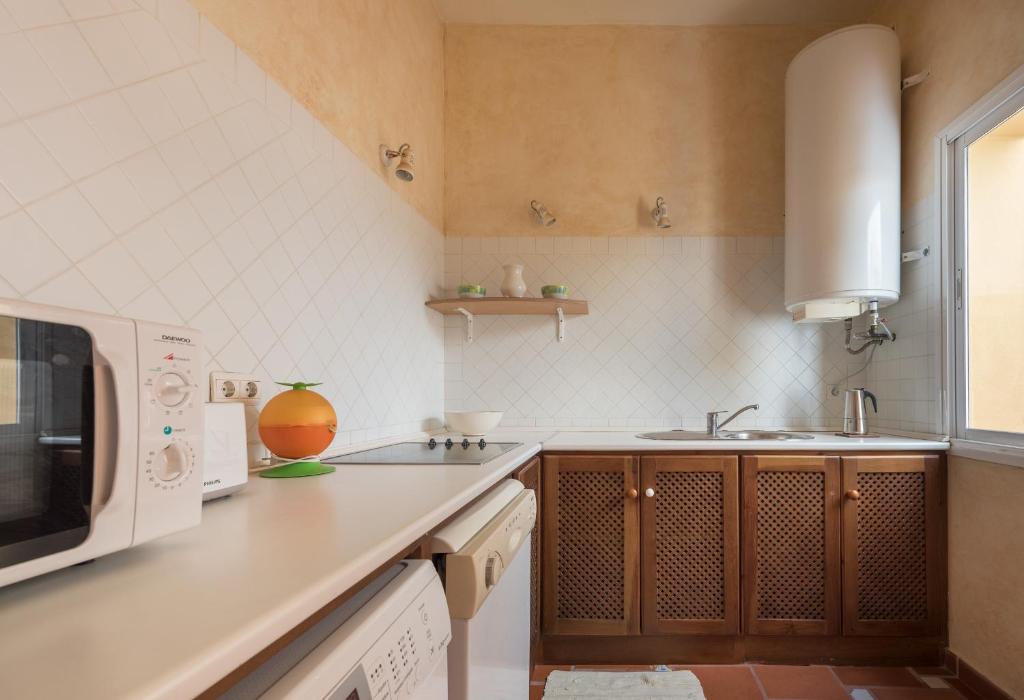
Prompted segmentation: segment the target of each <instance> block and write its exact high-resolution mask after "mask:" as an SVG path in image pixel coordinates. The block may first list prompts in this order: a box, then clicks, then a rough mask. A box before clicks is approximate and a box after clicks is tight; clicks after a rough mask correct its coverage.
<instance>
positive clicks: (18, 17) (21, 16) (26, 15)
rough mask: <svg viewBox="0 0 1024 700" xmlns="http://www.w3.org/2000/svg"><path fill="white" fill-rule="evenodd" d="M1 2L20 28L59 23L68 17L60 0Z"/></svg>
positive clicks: (10, 0) (9, 0)
mask: <svg viewBox="0 0 1024 700" xmlns="http://www.w3.org/2000/svg"><path fill="white" fill-rule="evenodd" d="M3 4H4V5H6V7H7V9H8V11H9V12H10V13H11V16H12V17H14V21H15V22H17V23H18V26H19V27H21V28H22V29H31V28H33V27H41V26H43V25H47V24H59V23H61V22H66V21H68V19H70V18H69V17H68V13H67V12H66V11H65V10H64V6H63V5H61V3H60V0H3Z"/></svg>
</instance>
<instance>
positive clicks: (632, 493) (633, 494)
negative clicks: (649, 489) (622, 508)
mask: <svg viewBox="0 0 1024 700" xmlns="http://www.w3.org/2000/svg"><path fill="white" fill-rule="evenodd" d="M626 495H627V496H629V497H630V498H636V497H637V496H639V495H640V494H639V493H638V492H637V490H636V489H630V490H629V491H626Z"/></svg>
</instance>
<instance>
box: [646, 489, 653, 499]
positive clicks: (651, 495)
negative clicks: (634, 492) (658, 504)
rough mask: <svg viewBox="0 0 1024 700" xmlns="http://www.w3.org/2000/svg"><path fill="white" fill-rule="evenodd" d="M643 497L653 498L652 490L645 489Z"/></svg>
mask: <svg viewBox="0 0 1024 700" xmlns="http://www.w3.org/2000/svg"><path fill="white" fill-rule="evenodd" d="M644 495H645V496H647V497H648V498H654V489H647V490H646V491H644Z"/></svg>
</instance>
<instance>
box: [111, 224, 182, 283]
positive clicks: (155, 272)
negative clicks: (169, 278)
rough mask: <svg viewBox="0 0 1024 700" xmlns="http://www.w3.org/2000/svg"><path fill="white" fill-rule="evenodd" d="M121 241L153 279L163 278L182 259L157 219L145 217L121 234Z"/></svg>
mask: <svg viewBox="0 0 1024 700" xmlns="http://www.w3.org/2000/svg"><path fill="white" fill-rule="evenodd" d="M121 242H122V243H123V244H124V247H125V248H127V249H128V252H129V253H131V255H132V257H133V258H135V260H136V262H138V263H139V265H141V266H142V269H143V270H145V271H146V275H147V276H148V277H150V278H151V279H153V280H161V279H163V278H164V277H165V276H166V275H167V273H169V272H170V271H171V270H173V269H174V268H175V267H176V266H177V265H178V264H179V263H180V262H182V261H183V260H184V257H183V256H182V254H181V252H180V251H179V250H178V247H177V246H176V245H174V242H173V241H172V240H171V237H170V236H168V235H167V230H166V229H165V228H164V227H163V225H162V224H161V223H160V221H159V220H157V219H147V220H146V221H144V222H142V223H141V224H139V225H138V226H136V227H135V228H134V229H132V230H131V231H129V232H128V233H126V234H125V235H123V236H121Z"/></svg>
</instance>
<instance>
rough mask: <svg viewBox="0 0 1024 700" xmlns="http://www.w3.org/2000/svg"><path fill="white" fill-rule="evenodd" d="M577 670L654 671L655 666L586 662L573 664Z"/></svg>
mask: <svg viewBox="0 0 1024 700" xmlns="http://www.w3.org/2000/svg"><path fill="white" fill-rule="evenodd" d="M573 670H575V671H653V670H654V666H650V665H643V664H586V665H583V666H573Z"/></svg>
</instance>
